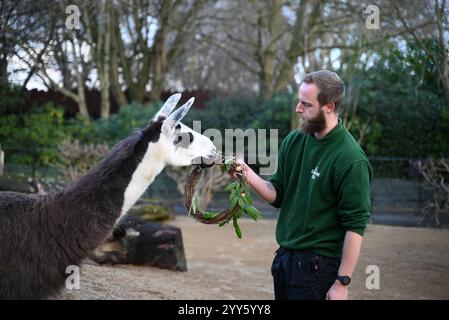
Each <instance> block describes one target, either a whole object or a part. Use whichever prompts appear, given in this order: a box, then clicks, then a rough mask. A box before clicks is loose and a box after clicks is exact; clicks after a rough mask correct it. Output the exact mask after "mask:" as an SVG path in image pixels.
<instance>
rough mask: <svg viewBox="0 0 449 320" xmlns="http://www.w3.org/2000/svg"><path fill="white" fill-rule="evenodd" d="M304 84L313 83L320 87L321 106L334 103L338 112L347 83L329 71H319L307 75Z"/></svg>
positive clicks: (319, 100) (319, 99)
mask: <svg viewBox="0 0 449 320" xmlns="http://www.w3.org/2000/svg"><path fill="white" fill-rule="evenodd" d="M302 82H305V83H313V84H315V85H316V86H317V87H318V89H319V90H320V92H319V93H318V102H319V103H320V106H323V105H325V104H326V103H329V102H334V103H335V112H336V113H337V112H338V110H339V108H340V106H341V103H342V102H343V97H344V96H345V83H344V82H343V80H341V79H340V77H339V76H338V74H336V73H335V72H332V71H329V70H319V71H315V72H311V73H309V74H307V75H306V76H305V78H304V79H303V81H302Z"/></svg>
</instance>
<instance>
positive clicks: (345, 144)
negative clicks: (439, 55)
mask: <svg viewBox="0 0 449 320" xmlns="http://www.w3.org/2000/svg"><path fill="white" fill-rule="evenodd" d="M344 92H345V87H344V83H343V81H342V80H341V79H340V78H339V76H338V75H337V74H336V73H334V72H330V71H327V70H320V71H316V72H312V73H310V74H308V75H306V77H305V78H304V80H303V81H302V83H301V85H300V87H299V95H298V98H299V103H298V105H297V107H296V112H297V113H298V114H299V115H300V117H301V120H302V125H301V130H293V131H292V132H290V133H289V134H288V135H287V137H286V138H285V139H284V141H283V142H282V145H281V147H280V150H279V155H278V166H277V170H276V172H275V174H274V175H273V176H272V177H271V179H270V180H269V181H265V180H263V179H262V178H260V177H259V176H258V175H257V174H256V173H255V172H254V171H253V170H251V168H249V167H248V166H247V165H246V164H245V163H244V162H243V161H240V164H241V166H240V168H237V170H243V172H244V174H245V175H246V178H247V179H248V182H249V184H250V185H251V187H252V188H253V189H254V190H255V191H256V192H257V193H258V194H259V195H260V196H261V197H262V198H263V199H264V200H266V201H267V202H269V203H270V204H272V205H273V206H274V207H277V208H281V211H280V214H279V218H278V222H277V226H276V240H277V242H278V244H279V249H278V250H277V251H276V256H275V258H274V260H273V264H272V269H271V271H272V275H273V281H274V293H275V299H330V300H334V299H347V298H348V285H349V283H350V280H351V276H352V273H353V271H354V268H355V266H356V263H357V259H358V256H359V253H360V247H361V243H362V237H363V233H364V230H365V228H366V224H367V222H368V219H369V215H370V209H371V202H370V181H371V178H372V169H371V166H370V164H369V162H368V159H367V157H366V155H365V153H364V152H363V150H362V149H361V147H360V146H359V144H358V143H357V142H356V140H355V139H354V138H353V137H352V136H351V134H350V133H349V132H348V131H347V130H346V128H344V126H343V125H342V122H341V120H340V119H339V113H338V112H339V108H340V105H341V103H342V100H343V97H344ZM230 174H231V175H233V176H234V177H235V172H230Z"/></svg>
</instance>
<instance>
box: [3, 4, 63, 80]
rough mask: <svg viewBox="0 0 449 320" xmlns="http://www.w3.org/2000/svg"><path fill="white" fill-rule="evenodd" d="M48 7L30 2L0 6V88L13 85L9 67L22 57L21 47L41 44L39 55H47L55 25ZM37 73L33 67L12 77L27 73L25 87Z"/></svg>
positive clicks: (22, 69)
mask: <svg viewBox="0 0 449 320" xmlns="http://www.w3.org/2000/svg"><path fill="white" fill-rule="evenodd" d="M49 7H50V5H49V4H48V3H40V2H36V1H31V0H18V1H1V2H0V85H4V84H7V83H9V82H10V80H11V79H10V77H9V76H10V75H9V74H8V66H10V61H11V59H12V58H13V57H14V56H16V55H20V52H19V51H20V50H18V48H19V47H20V45H21V44H23V43H28V42H31V41H41V42H42V43H43V45H42V48H41V49H40V50H39V51H38V55H43V53H44V52H45V51H46V47H47V46H48V43H49V41H50V40H49V38H50V37H49V34H51V32H52V29H53V25H54V24H53V21H52V17H49V16H48V15H47V11H48V9H49ZM35 71H36V66H35V65H34V64H32V63H30V67H29V68H28V69H24V68H20V69H19V70H12V73H13V74H12V76H14V73H15V72H26V73H27V75H26V76H25V80H23V81H22V83H21V84H20V85H21V86H23V87H25V86H26V84H27V83H28V81H29V79H30V78H31V77H32V76H33V75H34V73H35ZM14 82H16V83H17V81H14Z"/></svg>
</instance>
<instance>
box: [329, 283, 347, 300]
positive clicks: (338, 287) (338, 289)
mask: <svg viewBox="0 0 449 320" xmlns="http://www.w3.org/2000/svg"><path fill="white" fill-rule="evenodd" d="M326 300H348V286H344V285H342V284H341V283H340V281H338V280H337V281H335V283H334V284H333V285H332V287H331V288H330V289H329V291H328V292H327V294H326Z"/></svg>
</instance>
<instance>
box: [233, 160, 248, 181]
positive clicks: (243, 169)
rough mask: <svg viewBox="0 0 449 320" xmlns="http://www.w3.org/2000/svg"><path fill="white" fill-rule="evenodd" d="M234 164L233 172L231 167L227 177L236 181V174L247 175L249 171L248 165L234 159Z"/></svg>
mask: <svg viewBox="0 0 449 320" xmlns="http://www.w3.org/2000/svg"><path fill="white" fill-rule="evenodd" d="M235 162H236V164H237V165H236V167H235V170H234V169H233V168H232V167H231V169H230V170H229V171H228V173H229V175H230V176H231V177H232V178H234V179H237V175H236V172H241V173H243V175H247V174H248V169H249V167H248V165H247V164H246V163H245V162H244V161H243V160H240V159H236V160H235Z"/></svg>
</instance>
